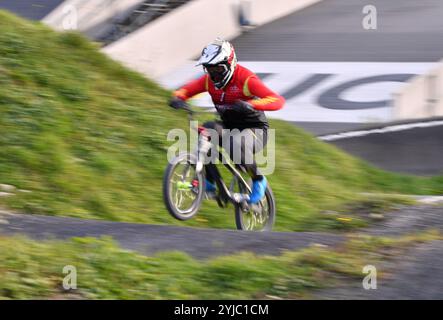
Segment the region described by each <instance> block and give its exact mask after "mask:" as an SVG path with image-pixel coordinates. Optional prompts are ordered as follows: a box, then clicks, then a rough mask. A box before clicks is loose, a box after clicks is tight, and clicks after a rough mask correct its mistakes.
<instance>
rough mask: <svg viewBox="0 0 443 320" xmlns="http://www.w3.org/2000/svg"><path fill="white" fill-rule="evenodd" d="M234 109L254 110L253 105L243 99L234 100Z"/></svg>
mask: <svg viewBox="0 0 443 320" xmlns="http://www.w3.org/2000/svg"><path fill="white" fill-rule="evenodd" d="M234 109H236V110H238V111H254V110H255V109H254V107H253V106H252V105H251V104H250V103H248V102H246V101H243V100H237V101H235V102H234Z"/></svg>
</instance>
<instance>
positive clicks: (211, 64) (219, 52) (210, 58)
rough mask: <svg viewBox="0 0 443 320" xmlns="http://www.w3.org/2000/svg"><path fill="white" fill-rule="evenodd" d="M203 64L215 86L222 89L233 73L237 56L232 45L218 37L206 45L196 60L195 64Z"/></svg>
mask: <svg viewBox="0 0 443 320" xmlns="http://www.w3.org/2000/svg"><path fill="white" fill-rule="evenodd" d="M200 65H202V66H203V69H204V70H205V72H207V73H208V74H209V77H210V78H211V80H212V82H213V83H214V85H215V87H216V88H218V89H223V88H224V87H225V86H226V85H227V84H228V83H229V81H230V80H231V79H232V76H233V75H234V71H235V67H236V66H237V56H236V55H235V50H234V47H233V45H232V44H231V43H230V42H228V41H225V40H222V39H220V38H217V39H215V41H214V42H212V43H211V44H209V45H208V46H206V47H205V48H204V49H203V51H202V54H201V57H200V59H199V60H198V63H197V66H200Z"/></svg>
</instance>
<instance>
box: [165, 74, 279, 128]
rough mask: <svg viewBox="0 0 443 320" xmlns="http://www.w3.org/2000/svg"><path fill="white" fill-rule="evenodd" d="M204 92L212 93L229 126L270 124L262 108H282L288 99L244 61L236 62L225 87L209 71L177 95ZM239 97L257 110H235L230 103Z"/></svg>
mask: <svg viewBox="0 0 443 320" xmlns="http://www.w3.org/2000/svg"><path fill="white" fill-rule="evenodd" d="M202 92H208V93H209V94H210V96H211V98H212V102H213V103H214V105H215V107H216V109H217V111H218V112H219V113H220V116H221V118H222V120H223V122H225V123H226V125H227V126H228V127H236V128H247V127H268V125H267V120H266V117H265V115H264V112H263V111H274V110H279V109H281V108H282V107H283V105H284V103H285V100H284V98H283V97H282V96H280V95H278V94H276V93H275V92H273V91H272V90H270V89H269V88H268V87H266V86H265V85H264V84H263V82H262V81H261V80H260V79H259V78H258V76H257V75H255V74H254V73H253V72H252V71H250V70H248V69H246V68H245V67H242V66H241V65H237V67H236V69H235V71H234V75H233V76H232V79H231V81H230V82H229V83H228V84H227V85H226V87H225V88H223V89H217V88H216V87H215V86H214V84H213V83H212V81H211V79H210V78H209V75H207V74H205V75H203V76H202V77H200V78H198V79H196V80H193V81H191V82H189V83H187V84H186V85H184V86H183V87H181V88H180V89H179V90H177V91H175V92H174V95H175V96H176V97H178V98H180V99H183V100H185V101H186V100H188V99H190V98H192V97H193V96H195V95H197V94H199V93H202ZM237 100H243V101H247V102H249V103H250V104H251V105H252V106H253V107H254V109H255V110H252V112H251V113H249V114H248V113H245V112H243V113H239V112H238V111H236V110H233V109H232V108H230V105H232V104H234V103H235V102H236V101H237ZM254 111H255V112H254Z"/></svg>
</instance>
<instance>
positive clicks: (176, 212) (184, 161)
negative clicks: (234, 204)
mask: <svg viewBox="0 0 443 320" xmlns="http://www.w3.org/2000/svg"><path fill="white" fill-rule="evenodd" d="M195 165H196V157H195V156H194V155H192V154H188V153H184V154H180V155H179V156H177V157H176V158H175V159H174V160H173V161H171V163H170V164H169V165H168V166H167V168H166V171H165V174H164V177H163V200H164V202H165V206H166V208H167V209H168V212H169V213H170V214H171V215H172V216H173V217H174V218H176V219H178V220H188V219H190V218H192V217H193V216H194V215H195V214H196V213H197V212H198V210H199V208H200V205H201V202H202V199H203V194H204V191H203V175H202V173H201V172H200V173H197V172H196V170H195Z"/></svg>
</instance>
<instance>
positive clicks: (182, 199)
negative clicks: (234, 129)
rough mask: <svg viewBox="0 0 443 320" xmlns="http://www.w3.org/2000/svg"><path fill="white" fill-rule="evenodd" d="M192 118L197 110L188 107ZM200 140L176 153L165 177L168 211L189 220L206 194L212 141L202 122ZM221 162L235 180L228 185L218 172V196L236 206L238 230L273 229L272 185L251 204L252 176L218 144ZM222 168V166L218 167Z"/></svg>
mask: <svg viewBox="0 0 443 320" xmlns="http://www.w3.org/2000/svg"><path fill="white" fill-rule="evenodd" d="M184 109H185V110H186V111H187V112H188V115H189V120H190V121H192V119H193V114H194V111H192V109H191V108H189V107H187V108H184ZM197 130H198V133H199V134H198V143H197V148H196V150H195V151H194V152H185V153H181V154H179V155H178V156H176V157H175V158H174V159H173V160H172V161H171V162H170V163H169V164H168V166H167V167H166V170H165V173H164V177H163V199H164V202H165V205H166V208H167V210H168V212H169V213H170V214H171V215H172V216H173V217H174V218H176V219H178V220H181V221H185V220H188V219H191V218H192V217H194V216H195V215H196V214H197V213H198V211H199V209H200V206H201V203H202V201H203V198H204V195H205V193H206V192H205V188H206V186H205V170H204V163H205V160H206V159H207V157H208V150H209V147H210V145H211V142H210V139H209V137H208V135H207V134H205V130H206V129H205V128H204V127H202V126H199V127H198V128H197ZM217 148H218V151H219V152H220V155H221V160H222V161H221V162H222V163H223V165H224V166H225V167H226V168H227V169H228V170H229V172H230V174H232V176H231V181H230V183H229V184H228V185H229V187H228V185H227V184H226V183H225V182H224V180H223V178H222V176H221V174H220V173H219V172H217V174H216V176H215V177H214V178H215V179H214V180H215V181H214V182H215V184H216V186H217V192H216V194H215V200H216V202H217V204H218V206H219V207H221V208H227V207H228V205H229V203H231V204H233V206H234V209H235V223H236V227H237V229H238V230H248V231H270V230H272V227H273V225H274V222H275V215H276V207H275V199H274V195H273V193H272V189H271V187H270V186H269V183H268V186H267V189H266V192H265V196H264V198H263V199H262V200H261V201H260V202H259V203H257V204H249V203H248V202H247V200H248V199H249V198H248V197H249V195H250V194H251V185H252V180H251V179H249V181H248V182H247V181H246V180H245V179H244V178H243V176H242V173H245V170H244V168H243V167H241V166H238V168H237V167H236V165H235V164H233V163H232V161H231V159H230V158H229V156H225V152H224V151H223V150H222V148H221V147H220V146H218V145H217ZM217 171H218V170H217Z"/></svg>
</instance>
